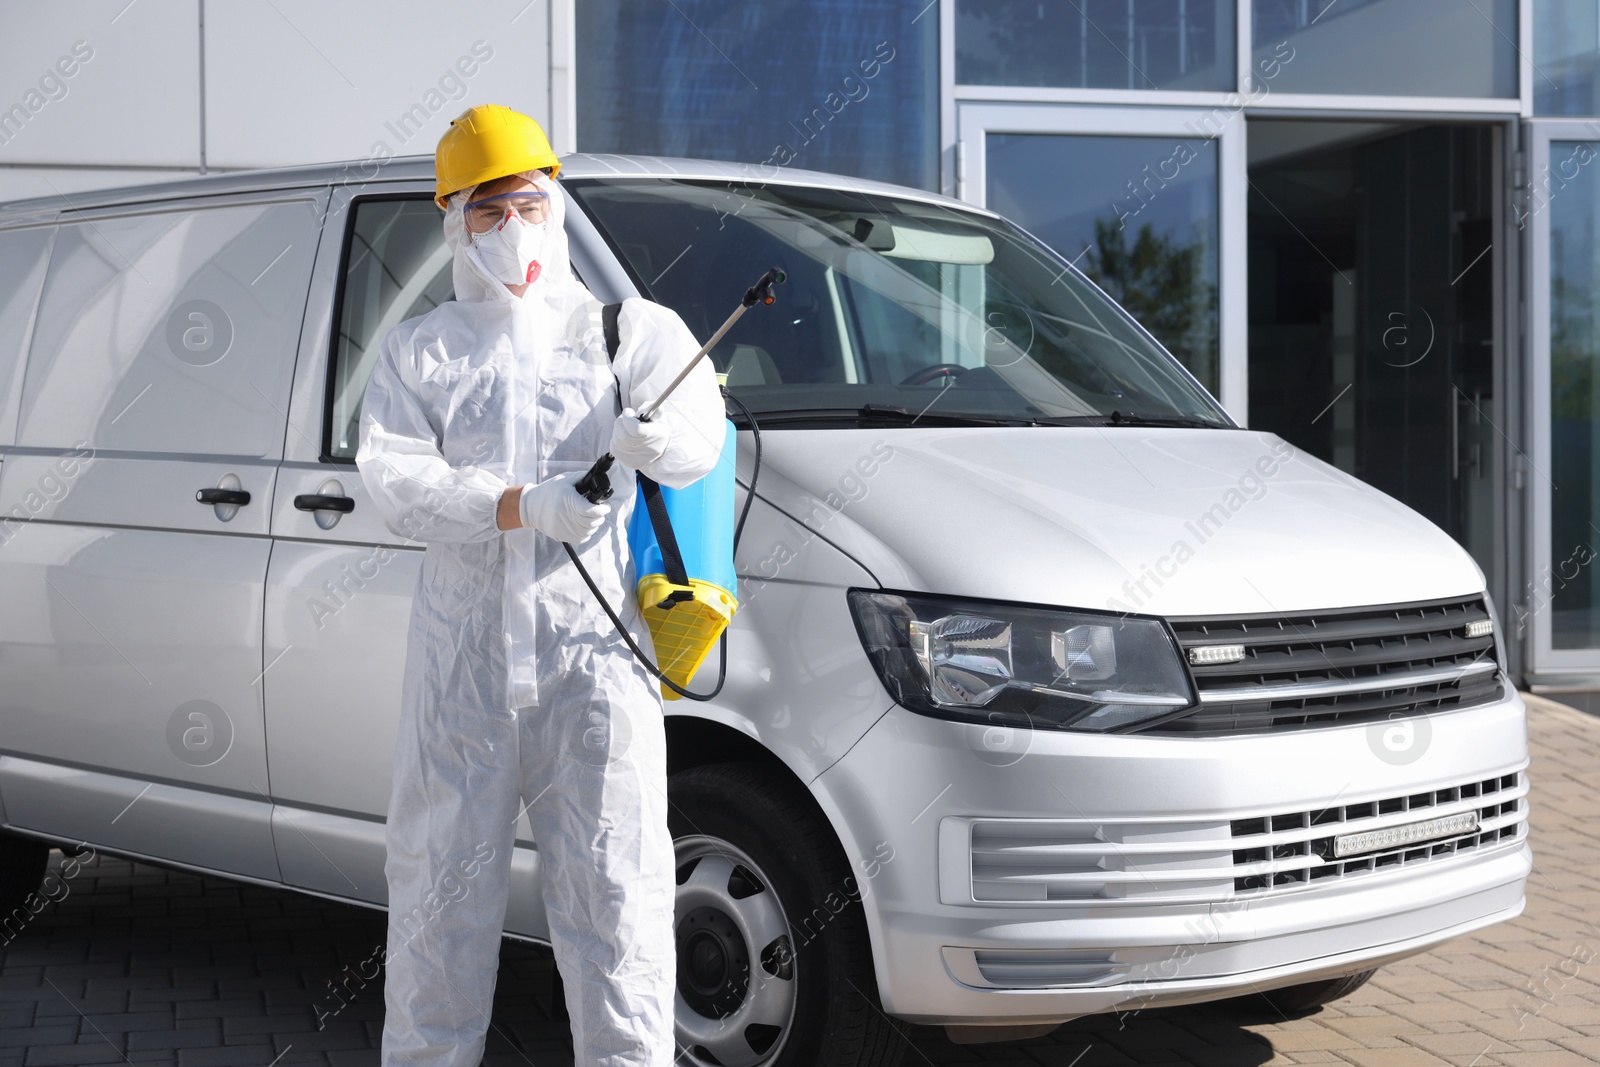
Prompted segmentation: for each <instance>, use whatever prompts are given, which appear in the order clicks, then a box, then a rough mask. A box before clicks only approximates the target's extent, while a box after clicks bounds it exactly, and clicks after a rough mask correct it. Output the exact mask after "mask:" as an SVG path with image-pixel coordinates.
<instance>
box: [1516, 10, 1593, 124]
mask: <svg viewBox="0 0 1600 1067" xmlns="http://www.w3.org/2000/svg"><path fill="white" fill-rule="evenodd" d="M1597 64H1600V7H1597V6H1596V4H1595V2H1594V0H1535V2H1534V5H1533V110H1534V114H1537V115H1600V89H1597V87H1596V83H1595V67H1596V66H1597Z"/></svg>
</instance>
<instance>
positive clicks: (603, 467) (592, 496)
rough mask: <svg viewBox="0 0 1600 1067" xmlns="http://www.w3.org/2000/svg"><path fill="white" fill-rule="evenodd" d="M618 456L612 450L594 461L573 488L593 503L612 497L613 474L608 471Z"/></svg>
mask: <svg viewBox="0 0 1600 1067" xmlns="http://www.w3.org/2000/svg"><path fill="white" fill-rule="evenodd" d="M615 462H616V458H615V457H614V456H612V454H611V453H610V452H607V453H606V454H605V455H603V456H601V457H600V458H599V459H597V460H595V461H594V466H592V467H590V468H589V471H588V473H586V474H585V475H584V476H583V477H582V478H580V479H579V480H578V481H577V482H575V483H574V484H573V488H574V489H576V490H577V491H578V495H579V496H582V497H583V498H584V499H585V500H587V501H589V503H591V504H598V503H600V502H601V501H602V500H610V499H611V492H612V490H611V476H610V474H609V473H608V472H609V471H610V470H611V465H612V464H613V463H615Z"/></svg>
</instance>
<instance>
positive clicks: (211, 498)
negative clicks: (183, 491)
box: [194, 488, 250, 507]
mask: <svg viewBox="0 0 1600 1067" xmlns="http://www.w3.org/2000/svg"><path fill="white" fill-rule="evenodd" d="M194 498H195V499H196V500H198V501H200V503H202V504H232V505H234V506H235V507H243V506H244V505H245V504H248V503H250V494H249V492H247V491H246V490H243V489H215V488H212V489H201V490H199V491H197V492H196V493H195V494H194Z"/></svg>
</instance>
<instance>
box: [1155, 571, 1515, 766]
mask: <svg viewBox="0 0 1600 1067" xmlns="http://www.w3.org/2000/svg"><path fill="white" fill-rule="evenodd" d="M1168 622H1169V623H1170V625H1171V626H1172V629H1173V633H1174V634H1175V635H1176V637H1177V639H1178V645H1179V647H1180V649H1181V650H1182V652H1183V656H1184V660H1185V662H1186V663H1187V664H1188V666H1189V671H1190V673H1191V674H1192V676H1193V677H1194V681H1195V688H1196V690H1197V691H1198V693H1199V696H1200V703H1199V704H1198V705H1197V706H1196V707H1194V708H1193V709H1190V710H1187V711H1184V712H1180V713H1179V714H1177V715H1176V716H1174V717H1172V718H1168V719H1164V720H1158V721H1156V722H1154V723H1153V724H1151V725H1150V726H1147V727H1144V730H1146V731H1147V732H1150V733H1166V734H1230V733H1248V732H1259V731H1272V730H1284V729H1299V728H1305V727H1317V726H1332V725H1335V724H1339V725H1343V724H1346V723H1356V722H1376V721H1379V720H1383V719H1392V718H1405V717H1410V716H1413V715H1425V714H1428V713H1429V712H1435V711H1455V710H1458V709H1461V708H1469V707H1474V706H1476V705H1479V704H1487V703H1491V702H1493V701H1495V700H1498V699H1500V698H1501V697H1502V696H1503V693H1504V690H1503V685H1504V680H1503V677H1502V675H1501V672H1500V664H1499V663H1498V662H1497V661H1496V658H1495V639H1494V633H1493V630H1492V625H1493V623H1492V619H1491V616H1490V614H1489V610H1488V606H1487V604H1485V602H1484V600H1483V597H1482V596H1470V597H1457V598H1453V599H1449V600H1433V601H1426V602H1423V603H1418V604H1400V605H1390V606H1386V607H1373V608H1355V609H1346V610H1337V611H1320V612H1312V613H1305V614H1288V615H1283V614H1274V615H1249V616H1234V617H1228V618H1218V617H1204V618H1181V619H1169V620H1168ZM1219 645H1234V646H1240V647H1241V648H1242V650H1243V657H1242V658H1241V659H1238V660H1237V662H1232V663H1227V662H1223V663H1206V662H1204V660H1205V659H1206V655H1207V654H1206V653H1196V652H1193V651H1192V650H1194V649H1201V648H1208V647H1211V646H1219ZM1213 651H1216V650H1215V649H1213ZM1234 654H1237V650H1235V653H1234ZM1196 660H1200V661H1201V662H1199V663H1196V662H1195V661H1196Z"/></svg>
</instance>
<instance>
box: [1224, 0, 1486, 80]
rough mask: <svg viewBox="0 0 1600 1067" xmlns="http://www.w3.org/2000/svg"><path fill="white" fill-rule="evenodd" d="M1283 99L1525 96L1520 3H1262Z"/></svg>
mask: <svg viewBox="0 0 1600 1067" xmlns="http://www.w3.org/2000/svg"><path fill="white" fill-rule="evenodd" d="M1253 5H1254V6H1253V7H1252V9H1251V11H1252V15H1253V20H1254V21H1253V22H1252V24H1251V25H1252V29H1251V36H1252V37H1253V42H1252V45H1253V51H1254V59H1255V60H1256V61H1257V62H1258V63H1259V62H1261V61H1265V60H1271V59H1274V58H1276V59H1277V60H1278V61H1279V62H1280V63H1281V64H1282V71H1281V72H1280V73H1279V74H1278V75H1277V76H1276V77H1275V78H1274V80H1273V82H1272V86H1271V88H1272V91H1273V92H1280V93H1351V94H1355V95H1360V96H1377V95H1395V96H1468V97H1497V96H1499V97H1514V96H1516V95H1517V3H1516V0H1253Z"/></svg>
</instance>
